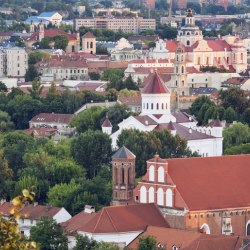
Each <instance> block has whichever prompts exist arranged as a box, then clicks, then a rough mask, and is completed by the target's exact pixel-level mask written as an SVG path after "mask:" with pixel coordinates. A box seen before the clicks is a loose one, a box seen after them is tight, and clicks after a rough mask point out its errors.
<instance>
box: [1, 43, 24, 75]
mask: <svg viewBox="0 0 250 250" xmlns="http://www.w3.org/2000/svg"><path fill="white" fill-rule="evenodd" d="M27 69H28V53H27V52H26V50H25V49H24V48H19V47H8V48H2V49H1V50H0V77H6V76H8V77H17V78H21V77H24V76H25V73H26V71H27Z"/></svg>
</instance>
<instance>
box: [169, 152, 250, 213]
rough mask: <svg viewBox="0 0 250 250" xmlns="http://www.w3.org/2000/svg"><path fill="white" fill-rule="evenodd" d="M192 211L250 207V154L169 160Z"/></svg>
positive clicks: (171, 169) (174, 178)
mask: <svg viewBox="0 0 250 250" xmlns="http://www.w3.org/2000/svg"><path fill="white" fill-rule="evenodd" d="M168 163H169V164H168V166H169V175H170V177H171V179H172V180H173V183H174V184H175V185H176V186H177V190H178V192H179V193H180V195H181V196H182V198H183V200H184V201H185V203H186V204H187V206H188V209H189V210H190V211H197V210H212V209H224V208H240V207H250V196H249V190H250V182H249V176H250V155H231V156H218V157H205V158H202V157H198V158H180V159H168Z"/></svg>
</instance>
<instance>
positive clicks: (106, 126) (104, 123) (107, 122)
mask: <svg viewBox="0 0 250 250" xmlns="http://www.w3.org/2000/svg"><path fill="white" fill-rule="evenodd" d="M102 127H104V128H110V127H112V124H111V122H110V120H109V119H108V118H106V119H105V121H104V122H103V123H102Z"/></svg>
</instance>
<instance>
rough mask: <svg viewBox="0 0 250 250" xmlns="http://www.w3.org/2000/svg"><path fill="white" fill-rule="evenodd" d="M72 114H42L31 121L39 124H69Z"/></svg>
mask: <svg viewBox="0 0 250 250" xmlns="http://www.w3.org/2000/svg"><path fill="white" fill-rule="evenodd" d="M72 117H73V115H72V114H53V113H40V114H38V115H36V116H34V117H33V118H32V119H31V120H30V121H31V122H38V123H64V124H69V122H70V120H71V118H72Z"/></svg>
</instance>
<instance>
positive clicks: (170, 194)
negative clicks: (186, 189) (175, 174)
mask: <svg viewBox="0 0 250 250" xmlns="http://www.w3.org/2000/svg"><path fill="white" fill-rule="evenodd" d="M166 206H167V207H172V206H173V192H172V190H171V189H170V188H169V189H168V190H167V191H166Z"/></svg>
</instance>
